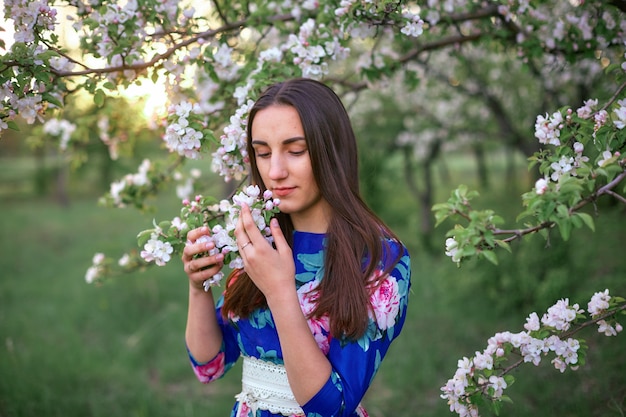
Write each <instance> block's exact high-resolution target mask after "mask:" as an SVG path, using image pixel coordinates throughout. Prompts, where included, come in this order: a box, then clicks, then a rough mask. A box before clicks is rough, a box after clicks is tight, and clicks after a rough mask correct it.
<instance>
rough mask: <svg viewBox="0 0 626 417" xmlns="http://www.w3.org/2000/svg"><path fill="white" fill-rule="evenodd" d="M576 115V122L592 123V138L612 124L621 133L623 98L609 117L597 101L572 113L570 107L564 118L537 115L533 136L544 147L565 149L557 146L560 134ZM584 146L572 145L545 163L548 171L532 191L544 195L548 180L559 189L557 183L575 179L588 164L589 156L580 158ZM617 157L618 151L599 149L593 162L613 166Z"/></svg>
mask: <svg viewBox="0 0 626 417" xmlns="http://www.w3.org/2000/svg"><path fill="white" fill-rule="evenodd" d="M574 114H575V115H576V116H577V117H578V119H579V120H583V121H584V120H590V121H592V122H593V133H592V138H594V139H595V138H596V134H597V132H598V131H599V130H600V129H601V128H603V127H605V126H609V125H610V124H612V126H614V128H616V129H619V130H622V129H624V127H626V99H622V100H618V101H617V106H616V107H615V108H614V109H613V113H612V115H613V117H611V114H609V112H607V111H606V110H605V109H599V108H598V100H597V99H589V100H586V101H584V103H583V106H581V107H579V108H578V109H576V111H573V110H572V109H571V108H569V109H567V110H565V117H564V116H563V114H562V113H561V112H560V111H557V112H554V113H553V114H552V115H548V114H546V115H545V116H542V115H539V116H537V120H536V122H535V137H536V138H537V139H538V140H539V143H541V144H544V145H553V146H555V147H562V149H563V150H566V148H565V145H564V144H562V143H561V139H560V136H561V132H562V130H563V129H564V128H565V127H566V125H569V124H572V123H573V119H572V116H573V115H574ZM584 151H585V145H584V144H583V143H581V142H579V141H576V142H574V144H573V145H572V147H571V149H567V153H565V154H561V155H560V157H559V159H558V160H554V161H553V162H551V163H550V164H549V171H548V172H546V174H545V176H544V177H543V178H540V179H538V180H537V182H536V183H535V192H536V193H537V194H539V195H543V194H545V193H546V192H547V191H548V190H549V187H550V180H551V181H552V182H554V183H557V184H556V188H557V189H558V188H559V184H558V183H560V182H561V181H562V180H563V179H566V178H568V177H575V176H577V168H580V167H583V166H584V165H585V164H586V163H587V162H589V157H588V156H586V155H584V154H583V153H584ZM619 156H620V153H619V152H618V151H615V152H612V151H611V150H609V149H606V150H603V151H601V153H600V156H599V157H598V158H597V160H596V165H597V166H598V167H599V168H604V167H606V166H607V165H609V164H611V163H615V162H616V161H617V160H618V158H619Z"/></svg>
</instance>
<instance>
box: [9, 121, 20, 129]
mask: <svg viewBox="0 0 626 417" xmlns="http://www.w3.org/2000/svg"><path fill="white" fill-rule="evenodd" d="M7 126H8V127H9V129H11V130H17V131H18V132H19V131H20V128H19V126H18V125H17V123H15V121H14V120H9V121H8V122H7Z"/></svg>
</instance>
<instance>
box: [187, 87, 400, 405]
mask: <svg viewBox="0 0 626 417" xmlns="http://www.w3.org/2000/svg"><path fill="white" fill-rule="evenodd" d="M247 126H248V127H247V129H248V130H247V136H248V151H249V154H250V155H251V161H250V165H251V177H252V178H251V181H252V183H253V184H256V185H258V186H259V187H260V188H261V191H264V190H271V191H272V192H273V195H274V197H277V198H280V200H281V202H280V210H281V212H280V213H279V214H278V215H276V217H275V218H274V219H272V221H271V224H270V228H271V231H272V234H273V237H274V245H271V244H269V243H268V242H267V241H266V240H265V238H264V237H263V236H262V235H261V233H260V232H259V231H258V229H257V227H256V225H255V224H254V221H253V220H252V216H251V214H250V211H249V208H247V207H245V206H244V207H243V208H242V212H241V216H240V221H239V224H238V225H237V227H236V229H235V236H236V240H237V244H238V246H239V253H240V255H241V256H242V258H243V261H244V268H243V270H238V271H234V272H233V273H232V274H231V275H230V277H229V279H228V281H227V283H226V290H225V291H224V293H223V294H222V296H221V297H220V298H219V300H218V302H217V305H215V304H214V301H213V296H212V294H211V293H210V292H208V293H207V292H205V291H204V289H203V286H202V283H203V281H204V280H205V279H207V278H209V277H211V276H212V275H214V274H215V273H216V272H218V271H219V270H220V269H221V268H222V266H223V257H222V256H221V255H215V256H204V257H200V258H197V257H196V255H199V254H201V253H206V252H207V250H210V249H212V248H213V245H212V244H211V243H209V244H208V245H207V244H205V243H195V242H196V241H197V239H198V238H199V237H200V236H203V235H208V234H209V230H208V229H207V228H199V229H195V230H192V231H190V232H189V233H188V239H189V244H188V245H187V247H186V248H185V250H184V254H183V256H182V259H183V263H184V268H185V272H186V273H187V275H188V277H189V283H190V285H189V311H188V320H187V328H186V343H187V349H188V352H189V356H190V359H191V363H192V366H193V369H194V371H195V373H196V375H197V377H198V378H199V379H200V381H202V382H205V383H208V382H211V381H213V380H215V379H217V378H219V377H221V376H222V375H224V373H225V372H226V371H228V370H229V369H230V368H231V367H232V366H233V364H234V363H235V362H236V361H237V360H238V358H239V357H240V356H241V357H243V361H244V363H243V377H242V392H241V393H240V394H239V395H237V396H236V398H237V401H236V403H235V405H234V407H233V411H232V413H231V416H232V417H240V416H246V417H252V416H254V417H269V416H275V415H285V416H292V415H295V416H311V417H330V416H366V415H367V413H366V412H365V410H364V409H363V407H362V406H361V404H360V402H361V399H362V398H363V396H364V394H365V392H366V391H367V389H368V387H369V385H370V383H371V382H372V379H373V377H374V375H375V374H376V371H377V369H378V368H379V366H380V364H381V362H382V360H383V358H384V357H385V354H386V353H387V350H388V348H389V346H390V344H391V342H392V340H394V339H395V338H396V337H397V336H398V335H399V334H400V330H401V329H402V325H403V323H404V319H405V316H406V309H407V301H408V293H409V287H410V259H409V255H408V253H407V250H406V248H405V247H404V246H403V244H402V243H401V242H400V241H399V240H398V238H397V237H396V236H395V235H394V234H393V233H392V232H391V231H390V230H389V228H388V227H387V226H386V225H385V224H384V223H383V222H382V221H381V220H380V219H379V218H378V217H376V216H375V215H374V214H373V213H372V212H371V210H370V209H369V208H368V207H367V206H366V205H365V203H364V202H363V200H362V199H361V197H360V193H359V182H358V166H357V149H356V139H355V136H354V132H353V130H352V126H351V124H350V119H349V117H348V114H347V112H346V110H345V108H344V106H343V104H342V103H341V101H340V99H339V98H338V97H337V95H336V94H335V93H334V92H333V91H332V90H331V89H330V88H328V87H327V86H325V85H324V84H322V83H320V82H317V81H313V80H309V79H295V80H290V81H287V82H283V83H278V84H276V85H273V86H271V87H270V88H268V89H267V91H266V92H265V93H264V94H263V95H262V96H261V97H260V98H259V99H258V101H257V102H256V103H255V105H254V107H253V108H252V109H251V111H250V115H249V119H248V125H247Z"/></svg>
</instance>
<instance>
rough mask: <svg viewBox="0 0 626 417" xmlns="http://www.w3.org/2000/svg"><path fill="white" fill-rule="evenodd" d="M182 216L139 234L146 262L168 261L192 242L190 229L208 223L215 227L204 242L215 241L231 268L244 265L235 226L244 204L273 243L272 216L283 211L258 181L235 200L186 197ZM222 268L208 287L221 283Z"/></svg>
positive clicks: (161, 263) (214, 251) (216, 251)
mask: <svg viewBox="0 0 626 417" xmlns="http://www.w3.org/2000/svg"><path fill="white" fill-rule="evenodd" d="M182 204H183V207H182V208H181V211H180V216H177V217H175V218H174V219H172V220H171V221H164V222H161V223H159V224H155V225H154V226H155V227H154V228H153V229H149V230H144V231H143V232H141V233H140V234H139V236H138V242H139V245H140V246H143V250H142V251H141V257H142V258H143V259H144V260H145V261H146V262H154V263H155V264H156V265H159V266H163V265H166V264H167V263H168V262H169V261H170V260H171V257H172V255H173V254H175V253H182V250H183V249H184V246H185V245H186V244H189V242H188V241H187V232H188V231H189V230H192V229H195V228H197V227H200V226H203V225H206V226H209V227H210V229H211V235H210V236H204V237H202V238H201V240H200V242H203V241H205V242H207V243H208V242H209V241H212V242H213V243H214V244H215V248H214V249H213V252H210V253H209V254H210V255H214V254H216V253H222V254H224V263H225V264H226V265H228V267H229V268H231V269H237V268H242V267H243V260H242V259H241V256H239V248H238V246H237V242H236V240H235V234H234V232H235V226H236V225H237V222H238V221H239V215H240V212H241V207H242V205H244V204H245V205H247V206H248V207H250V210H251V213H252V218H253V219H254V221H255V223H256V225H257V227H258V229H259V231H261V234H262V235H263V236H264V237H265V239H266V240H267V241H268V242H270V243H272V242H273V237H272V234H271V230H270V228H269V220H270V218H271V217H272V216H273V215H274V214H275V213H277V212H278V211H279V209H278V205H279V204H280V200H279V199H277V198H272V192H271V191H269V190H266V191H265V192H264V193H261V190H260V188H259V187H258V186H256V185H251V186H247V187H244V188H243V189H242V190H240V191H238V192H237V193H236V194H234V195H233V197H232V199H231V200H221V201H219V202H214V201H212V199H211V198H206V197H203V196H202V195H198V196H196V197H195V199H194V200H192V201H189V200H183V203H182ZM223 276H224V275H223V273H222V272H221V271H220V272H218V273H217V274H216V275H214V276H213V277H211V278H210V279H208V280H206V281H205V283H204V286H205V289H208V288H210V287H211V286H214V285H218V284H219V283H220V281H221V280H222V278H223Z"/></svg>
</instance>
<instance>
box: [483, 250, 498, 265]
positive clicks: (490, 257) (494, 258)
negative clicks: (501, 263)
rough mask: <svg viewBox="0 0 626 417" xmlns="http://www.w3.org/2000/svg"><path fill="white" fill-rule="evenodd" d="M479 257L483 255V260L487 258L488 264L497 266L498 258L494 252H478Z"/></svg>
mask: <svg viewBox="0 0 626 417" xmlns="http://www.w3.org/2000/svg"><path fill="white" fill-rule="evenodd" d="M480 254H481V255H483V256H484V257H485V258H487V260H488V261H489V262H491V263H492V264H494V265H498V257H497V256H496V254H495V252H494V251H492V250H485V251H482V252H480Z"/></svg>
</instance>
